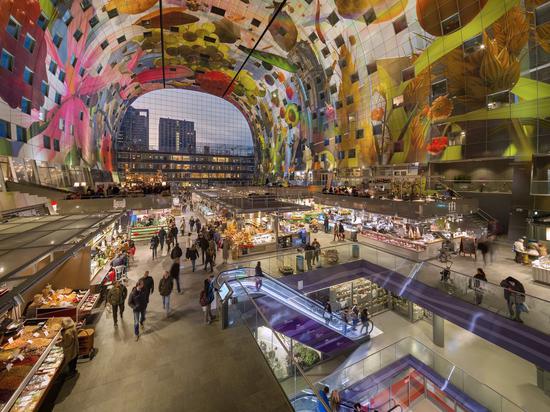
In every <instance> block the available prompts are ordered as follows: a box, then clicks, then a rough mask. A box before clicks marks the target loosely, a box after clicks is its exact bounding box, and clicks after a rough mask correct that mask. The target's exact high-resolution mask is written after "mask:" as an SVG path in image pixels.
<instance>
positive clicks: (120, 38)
mask: <svg viewBox="0 0 550 412" xmlns="http://www.w3.org/2000/svg"><path fill="white" fill-rule="evenodd" d="M116 41H117V42H118V44H121V43H124V42H125V41H126V36H120V37H119V38H117V39H116Z"/></svg>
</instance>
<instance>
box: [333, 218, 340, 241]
mask: <svg viewBox="0 0 550 412" xmlns="http://www.w3.org/2000/svg"><path fill="white" fill-rule="evenodd" d="M332 233H333V234H334V237H333V238H332V241H333V242H336V239H340V235H339V232H338V222H334V230H333V232H332Z"/></svg>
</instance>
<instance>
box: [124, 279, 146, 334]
mask: <svg viewBox="0 0 550 412" xmlns="http://www.w3.org/2000/svg"><path fill="white" fill-rule="evenodd" d="M128 306H130V307H131V308H132V310H133V312H134V335H135V336H136V341H137V340H138V339H139V326H140V325H141V327H143V322H144V321H145V310H146V309H147V292H146V291H145V290H144V287H143V280H141V279H140V280H138V283H137V285H136V286H134V288H133V289H132V291H131V292H130V297H129V298H128Z"/></svg>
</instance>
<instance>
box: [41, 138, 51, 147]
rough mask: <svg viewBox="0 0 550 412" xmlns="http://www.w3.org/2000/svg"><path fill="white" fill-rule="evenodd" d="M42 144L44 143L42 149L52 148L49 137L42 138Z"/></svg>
mask: <svg viewBox="0 0 550 412" xmlns="http://www.w3.org/2000/svg"><path fill="white" fill-rule="evenodd" d="M42 143H44V149H51V148H52V139H51V138H50V136H46V135H44V136H43V137H42Z"/></svg>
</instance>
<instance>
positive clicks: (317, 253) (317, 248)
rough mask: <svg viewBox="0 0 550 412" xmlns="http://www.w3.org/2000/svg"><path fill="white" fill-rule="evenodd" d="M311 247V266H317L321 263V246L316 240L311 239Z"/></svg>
mask: <svg viewBox="0 0 550 412" xmlns="http://www.w3.org/2000/svg"><path fill="white" fill-rule="evenodd" d="M311 246H313V264H314V265H315V264H319V263H320V262H321V244H320V243H319V241H318V240H317V238H315V239H313V243H312V244H311Z"/></svg>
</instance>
